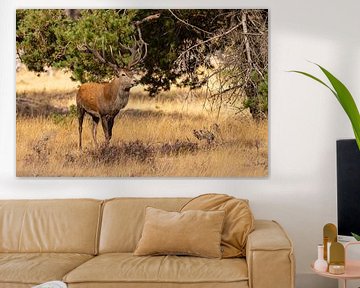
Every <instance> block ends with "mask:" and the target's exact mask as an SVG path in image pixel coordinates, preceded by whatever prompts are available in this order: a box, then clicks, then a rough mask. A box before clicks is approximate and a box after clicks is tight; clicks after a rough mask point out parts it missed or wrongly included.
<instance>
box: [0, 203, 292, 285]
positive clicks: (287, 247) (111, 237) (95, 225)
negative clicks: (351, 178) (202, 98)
mask: <svg viewBox="0 0 360 288" xmlns="http://www.w3.org/2000/svg"><path fill="white" fill-rule="evenodd" d="M188 200H189V199H187V198H116V199H109V200H105V201H101V200H95V199H65V200H1V201H0V288H5V287H6V288H8V287H9V288H15V287H19V288H20V287H32V286H34V285H36V284H40V283H43V282H47V281H52V280H62V281H64V282H66V283H67V285H68V287H71V288H82V287H84V288H85V287H87V288H93V287H106V288H112V287H121V288H135V287H136V288H141V287H147V288H188V287H189V288H202V287H204V288H205V287H206V288H245V287H250V288H275V287H276V288H294V256H293V247H292V243H291V241H290V239H289V238H288V237H287V235H286V233H285V232H284V230H283V229H282V228H281V226H280V225H279V224H278V223H276V222H274V221H270V220H256V222H255V230H254V231H253V232H252V233H251V234H250V235H249V237H248V241H247V247H246V258H232V259H206V258H200V257H189V256H141V257H139V256H134V255H133V254H132V253H133V251H134V249H135V247H136V244H137V242H138V240H139V239H140V236H141V232H142V226H143V219H144V211H145V207H147V206H151V207H156V208H160V209H164V210H168V211H178V210H179V209H181V207H182V206H183V205H184V204H185V203H186V202H187V201H188Z"/></svg>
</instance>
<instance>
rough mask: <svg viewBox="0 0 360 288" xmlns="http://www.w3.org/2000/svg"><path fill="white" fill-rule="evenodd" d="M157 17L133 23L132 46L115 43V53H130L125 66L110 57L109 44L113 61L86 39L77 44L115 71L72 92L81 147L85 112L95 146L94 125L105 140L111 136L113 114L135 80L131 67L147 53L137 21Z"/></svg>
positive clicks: (127, 98)
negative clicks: (104, 80) (110, 76)
mask: <svg viewBox="0 0 360 288" xmlns="http://www.w3.org/2000/svg"><path fill="white" fill-rule="evenodd" d="M159 17H160V13H158V14H154V15H150V16H147V17H145V18H144V19H142V20H139V21H136V22H134V23H133V25H134V28H135V29H136V30H137V32H138V35H137V37H135V36H134V38H133V40H134V41H133V42H134V43H133V46H132V47H129V46H126V45H124V44H122V43H119V55H121V53H124V51H125V53H128V54H130V59H131V60H130V61H129V63H128V65H127V67H122V66H120V65H119V64H118V62H116V60H114V59H115V58H114V55H113V53H112V47H111V46H110V51H111V56H112V57H111V58H112V59H113V60H114V62H111V61H108V60H107V59H105V56H104V54H103V55H102V54H100V53H99V51H98V50H96V49H95V48H93V47H90V46H89V45H87V44H86V43H85V44H84V45H82V46H81V47H79V50H80V51H84V52H87V53H91V54H93V56H94V57H95V58H96V59H97V60H98V61H100V62H101V63H102V64H105V65H108V66H109V67H111V68H112V69H113V70H114V71H115V78H114V79H113V80H112V81H110V82H109V83H85V84H82V85H81V86H80V88H79V91H78V93H77V96H76V104H77V110H78V119H79V148H80V149H81V147H82V126H83V121H84V116H85V114H86V113H87V114H89V115H90V116H91V117H92V120H93V127H92V136H93V140H94V143H95V146H97V141H96V131H97V125H98V123H99V121H100V120H101V124H102V127H103V130H104V134H105V140H106V144H108V143H109V142H110V139H111V137H112V128H113V125H114V119H115V117H116V115H118V113H119V112H120V110H121V109H123V108H124V107H125V106H126V104H127V103H128V101H129V95H130V89H131V87H133V86H134V85H135V84H136V80H135V79H134V73H133V71H132V68H133V67H134V66H135V65H137V64H138V63H139V62H141V61H142V60H143V59H144V58H145V57H146V55H147V43H146V42H145V41H144V40H143V39H142V36H141V30H140V25H141V24H142V23H144V22H147V21H152V20H155V19H157V18H159Z"/></svg>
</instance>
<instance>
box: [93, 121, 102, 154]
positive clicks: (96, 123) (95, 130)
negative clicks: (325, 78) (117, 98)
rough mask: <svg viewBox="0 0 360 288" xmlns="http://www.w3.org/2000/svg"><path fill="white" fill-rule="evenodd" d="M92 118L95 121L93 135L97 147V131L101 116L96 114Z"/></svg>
mask: <svg viewBox="0 0 360 288" xmlns="http://www.w3.org/2000/svg"><path fill="white" fill-rule="evenodd" d="M92 120H93V122H92V137H93V140H94V144H95V147H97V146H98V143H97V141H96V132H97V125H98V124H99V120H100V118H99V117H96V116H92Z"/></svg>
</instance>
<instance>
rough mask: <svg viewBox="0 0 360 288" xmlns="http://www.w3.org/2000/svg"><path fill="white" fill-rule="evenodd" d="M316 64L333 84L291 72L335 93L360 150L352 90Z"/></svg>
mask: <svg viewBox="0 0 360 288" xmlns="http://www.w3.org/2000/svg"><path fill="white" fill-rule="evenodd" d="M314 64H315V63H314ZM315 65H316V66H318V67H319V68H320V70H321V71H322V72H323V73H324V74H325V76H326V78H327V79H328V80H329V82H330V84H331V85H328V84H326V83H325V82H324V81H322V80H320V79H319V78H317V77H315V76H313V75H311V74H309V73H307V72H303V71H297V70H292V71H290V72H295V73H299V74H302V75H305V76H307V77H309V78H311V79H313V80H315V81H317V82H319V83H321V84H322V85H324V86H325V87H327V88H328V89H329V90H330V91H331V92H332V94H334V96H335V97H336V99H337V100H338V101H339V103H340V105H341V106H342V107H343V109H344V111H345V113H346V114H347V116H348V118H349V120H350V122H351V125H352V128H353V131H354V135H355V140H356V143H357V147H358V149H359V151H360V114H359V110H358V108H357V106H356V103H355V101H354V98H353V97H352V95H351V93H350V91H349V90H348V89H347V88H346V86H345V85H344V84H343V83H342V82H341V81H340V80H338V79H337V78H336V77H335V76H334V75H332V74H331V73H330V72H329V71H327V70H326V69H325V68H323V67H322V66H320V65H318V64H315ZM355 149H356V148H355ZM359 173H360V172H359ZM354 216H355V217H356V215H354ZM351 234H352V236H353V237H354V238H355V239H356V240H357V241H360V235H358V234H355V233H351Z"/></svg>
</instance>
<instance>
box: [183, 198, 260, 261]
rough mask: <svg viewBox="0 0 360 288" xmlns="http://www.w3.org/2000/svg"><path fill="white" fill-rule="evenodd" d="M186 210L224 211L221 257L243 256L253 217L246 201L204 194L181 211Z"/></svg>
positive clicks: (251, 228)
mask: <svg viewBox="0 0 360 288" xmlns="http://www.w3.org/2000/svg"><path fill="white" fill-rule="evenodd" d="M188 210H207V211H217V210H222V211H225V221H224V228H223V232H222V236H221V248H222V251H223V252H222V257H223V258H232V257H243V256H245V254H246V241H247V236H248V235H249V233H250V232H251V231H253V230H254V217H253V214H252V213H251V210H250V207H249V205H248V201H247V200H240V199H236V198H234V197H232V196H229V195H225V194H204V195H200V196H198V197H196V198H194V199H192V200H190V201H189V202H188V203H187V204H185V205H184V206H183V208H182V209H181V211H188Z"/></svg>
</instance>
